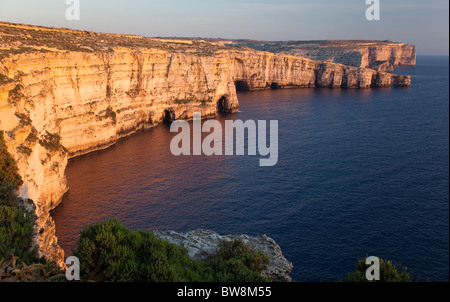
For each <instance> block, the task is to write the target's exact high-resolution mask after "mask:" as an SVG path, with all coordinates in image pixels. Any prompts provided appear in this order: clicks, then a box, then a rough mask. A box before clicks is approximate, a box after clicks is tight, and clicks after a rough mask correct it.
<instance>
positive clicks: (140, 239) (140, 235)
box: [75, 220, 268, 282]
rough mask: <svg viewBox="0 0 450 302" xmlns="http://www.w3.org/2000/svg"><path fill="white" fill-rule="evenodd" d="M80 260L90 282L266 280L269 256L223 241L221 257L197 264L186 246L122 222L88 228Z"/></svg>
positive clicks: (77, 252) (113, 221)
mask: <svg viewBox="0 0 450 302" xmlns="http://www.w3.org/2000/svg"><path fill="white" fill-rule="evenodd" d="M75 256H77V257H78V258H79V259H80V263H81V273H82V278H83V279H84V280H85V281H87V280H94V281H116V282H117V281H122V282H208V281H216V282H223V281H236V282H245V281H267V280H266V279H265V278H264V277H262V276H261V271H262V270H263V269H265V268H266V267H267V264H268V259H267V257H266V256H265V255H264V254H263V253H261V252H257V251H253V250H251V249H250V248H249V247H248V246H246V245H245V244H244V243H242V242H241V241H236V242H232V243H223V244H222V245H221V247H220V250H219V252H218V253H217V255H215V256H214V257H212V258H211V259H209V260H207V261H196V260H193V259H191V258H190V257H189V255H188V254H187V250H186V249H185V248H184V247H181V246H177V245H174V244H171V243H169V242H167V241H164V240H161V239H159V238H157V237H156V236H155V235H154V234H153V233H151V232H145V231H131V230H128V229H127V228H125V227H124V226H123V225H121V224H120V223H119V222H118V221H117V220H109V221H105V222H102V223H100V224H97V225H92V226H88V227H87V228H85V229H84V230H83V231H82V232H81V238H80V242H79V245H78V248H77V250H76V252H75Z"/></svg>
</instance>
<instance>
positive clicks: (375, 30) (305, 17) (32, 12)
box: [0, 0, 449, 55]
mask: <svg viewBox="0 0 450 302" xmlns="http://www.w3.org/2000/svg"><path fill="white" fill-rule="evenodd" d="M66 1H69V2H70V1H71V0H0V21H7V22H14V23H27V24H33V25H42V26H55V27H65V28H73V29H83V30H93V31H99V32H109V33H123V34H137V35H142V36H147V37H203V38H225V39H226V38H228V39H256V40H271V41H281V40H330V39H333V40H338V39H363V40H392V41H396V42H403V43H408V44H414V45H416V46H417V53H418V54H419V55H421V54H422V55H448V54H449V1H448V0H379V2H380V8H381V9H380V20H379V21H368V20H367V19H366V10H367V8H369V7H370V5H367V4H366V0H340V1H339V0H278V1H273V0H184V1H183V0H165V1H154V0H146V1H144V0H96V1H93V0H89V1H88V0H78V1H79V2H80V20H78V21H76V20H74V21H68V20H67V19H66V10H67V9H68V8H69V6H70V5H67V4H66Z"/></svg>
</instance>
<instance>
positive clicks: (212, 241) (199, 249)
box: [153, 230, 293, 282]
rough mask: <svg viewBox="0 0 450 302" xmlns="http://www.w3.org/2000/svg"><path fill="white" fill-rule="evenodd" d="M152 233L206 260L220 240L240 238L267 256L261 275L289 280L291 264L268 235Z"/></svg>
mask: <svg viewBox="0 0 450 302" xmlns="http://www.w3.org/2000/svg"><path fill="white" fill-rule="evenodd" d="M153 233H154V234H155V235H156V236H157V237H159V238H161V239H164V240H167V241H169V242H170V243H173V244H176V245H181V246H184V247H185V248H186V249H187V251H188V254H189V256H190V257H191V258H193V259H195V260H206V259H208V258H209V257H211V256H213V255H214V254H215V253H216V252H217V251H218V249H219V243H220V242H222V241H235V240H241V241H242V242H244V243H245V244H247V245H248V246H249V247H250V248H252V249H254V250H257V251H261V252H263V253H264V254H266V255H267V257H268V258H269V264H268V266H267V270H266V271H263V272H262V275H263V276H264V277H266V278H267V279H269V280H271V281H273V282H289V281H292V278H291V277H290V276H289V274H290V272H291V270H292V268H293V265H292V263H291V262H289V261H288V260H287V259H286V258H285V257H284V256H283V253H282V251H281V248H280V246H279V245H278V244H277V243H276V242H275V240H273V239H272V238H270V237H267V236H265V235H261V236H256V237H252V236H248V235H227V236H221V235H219V234H217V233H216V232H214V231H210V230H195V231H190V232H187V233H177V232H174V231H153Z"/></svg>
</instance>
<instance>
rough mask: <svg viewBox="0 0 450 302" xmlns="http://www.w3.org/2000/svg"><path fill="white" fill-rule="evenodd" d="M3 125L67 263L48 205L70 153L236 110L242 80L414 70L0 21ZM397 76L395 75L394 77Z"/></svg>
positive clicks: (331, 82) (400, 81)
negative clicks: (172, 123)
mask: <svg viewBox="0 0 450 302" xmlns="http://www.w3.org/2000/svg"><path fill="white" fill-rule="evenodd" d="M0 39H1V41H2V44H1V45H0V130H3V131H5V141H6V143H7V146H8V150H9V152H10V153H11V154H12V155H13V156H14V158H15V159H16V161H17V164H18V167H19V173H20V174H21V176H22V178H23V180H24V184H23V186H22V187H21V190H20V197H22V198H24V199H31V200H33V201H34V203H35V204H36V212H37V215H38V221H37V226H36V230H37V235H36V238H37V239H36V241H37V244H38V245H39V247H40V254H41V255H45V256H46V257H48V258H50V259H53V260H56V261H57V262H58V264H60V265H62V266H63V265H64V264H63V252H62V250H61V249H59V247H58V244H57V239H56V236H55V225H54V222H53V220H52V219H51V217H50V214H49V212H50V211H51V210H52V209H54V208H55V207H56V206H57V205H58V204H59V203H60V201H61V199H62V196H63V194H64V193H65V192H66V191H67V190H68V187H67V182H66V179H65V175H64V173H65V168H66V165H67V161H68V159H70V158H72V157H76V156H79V155H82V154H86V153H88V152H92V151H94V150H99V149H104V148H107V147H109V146H111V145H113V144H114V143H115V142H116V141H117V140H118V139H120V138H122V137H124V136H127V135H129V134H131V133H133V132H135V131H137V130H139V129H142V128H149V127H153V126H154V125H157V124H158V123H160V122H162V121H163V120H173V119H191V118H192V115H193V112H195V111H200V112H202V116H203V117H212V116H215V115H216V114H217V113H218V111H219V110H223V111H228V112H233V111H236V110H238V108H239V102H238V99H237V96H236V86H237V87H238V88H241V89H249V90H253V89H270V88H285V87H346V88H369V87H377V86H378V87H385V86H390V85H392V84H393V85H395V86H408V85H409V81H408V79H409V77H398V76H397V77H396V76H393V75H391V74H389V73H385V72H378V71H375V70H372V69H363V68H356V67H350V66H345V65H342V64H335V63H330V62H326V63H323V62H320V61H312V60H310V59H305V58H300V57H294V56H290V55H283V54H274V53H268V52H261V51H256V50H252V49H236V48H230V47H226V46H223V45H222V44H216V43H207V42H204V41H185V40H159V39H146V38H142V37H138V36H123V35H114V34H99V33H93V32H84V31H75V30H66V29H53V28H44V27H37V26H29V25H18V24H7V23H0ZM393 77H394V78H393Z"/></svg>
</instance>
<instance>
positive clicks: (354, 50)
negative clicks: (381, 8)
mask: <svg viewBox="0 0 450 302" xmlns="http://www.w3.org/2000/svg"><path fill="white" fill-rule="evenodd" d="M225 44H228V45H238V46H245V47H249V48H253V49H256V50H261V51H269V52H274V53H282V54H288V55H293V56H299V57H304V58H308V59H311V60H319V61H326V62H333V63H340V64H344V65H349V66H354V67H361V68H372V69H375V70H379V71H387V72H392V71H393V69H394V67H395V66H400V65H406V66H411V65H416V46H415V45H408V44H404V43H398V42H393V41H373V40H318V41H279V42H272V41H255V40H231V41H228V42H226V43H225Z"/></svg>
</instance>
